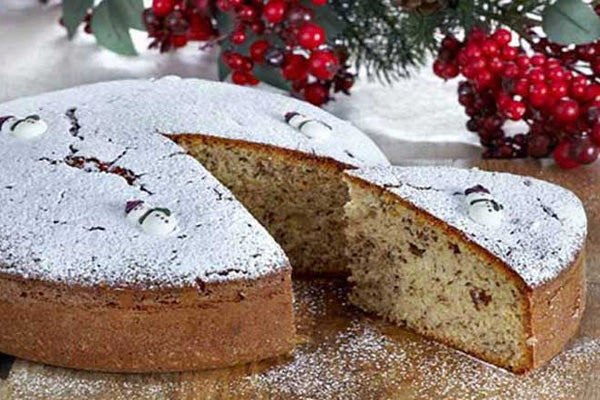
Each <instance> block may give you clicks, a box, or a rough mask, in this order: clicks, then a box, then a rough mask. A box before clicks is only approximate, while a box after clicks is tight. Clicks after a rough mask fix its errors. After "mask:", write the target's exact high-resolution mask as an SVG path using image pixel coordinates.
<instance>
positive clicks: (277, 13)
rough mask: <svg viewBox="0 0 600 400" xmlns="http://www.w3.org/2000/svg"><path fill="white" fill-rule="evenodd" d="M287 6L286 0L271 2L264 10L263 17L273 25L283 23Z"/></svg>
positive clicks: (271, 0)
mask: <svg viewBox="0 0 600 400" xmlns="http://www.w3.org/2000/svg"><path fill="white" fill-rule="evenodd" d="M286 11H287V6H286V3H285V1H284V0H269V2H268V3H267V4H265V7H264V8H263V11H262V15H263V17H264V18H265V19H266V20H267V21H269V22H270V23H272V24H276V23H278V22H281V21H283V17H285V12H286Z"/></svg>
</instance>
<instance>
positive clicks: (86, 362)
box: [0, 266, 295, 373]
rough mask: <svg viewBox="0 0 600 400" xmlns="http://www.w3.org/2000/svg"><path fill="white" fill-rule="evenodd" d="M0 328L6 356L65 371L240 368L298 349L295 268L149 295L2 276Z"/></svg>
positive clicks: (2, 346) (142, 292)
mask: <svg viewBox="0 0 600 400" xmlns="http://www.w3.org/2000/svg"><path fill="white" fill-rule="evenodd" d="M0 326H2V327H3V328H2V330H0V346H1V347H0V352H4V353H7V354H11V355H13V356H16V357H19V358H23V359H27V360H31V361H35V362H40V363H43V364H49V365H54V366H60V367H67V368H75V369H82V370H93V371H105V372H127V373H132V372H133V373H147V372H175V371H192V370H198V369H211V368H220V367H227V366H233V365H238V364H244V363H248V362H252V361H258V360H262V359H267V358H272V357H275V356H280V355H283V354H287V353H290V352H291V351H292V349H293V345H294V339H295V326H294V321H293V294H292V286H291V268H290V267H289V266H288V267H287V268H285V269H283V270H280V271H276V272H274V273H272V274H269V275H266V276H263V277H260V278H258V279H256V280H237V281H227V282H209V283H206V284H200V285H198V286H188V287H183V288H181V287H180V288H172V287H169V288H160V289H149V290H140V289H132V288H116V287H101V286H97V287H85V286H77V287H75V286H73V285H65V284H60V283H55V282H51V281H39V280H38V281H33V280H28V279H24V278H19V277H15V276H12V275H6V274H0ZM111 327H113V329H111ZM123 334H125V337H123V336H122V335H123Z"/></svg>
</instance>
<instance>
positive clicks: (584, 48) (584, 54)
mask: <svg viewBox="0 0 600 400" xmlns="http://www.w3.org/2000/svg"><path fill="white" fill-rule="evenodd" d="M597 50H598V49H597V48H596V46H595V45H594V44H586V45H579V46H577V47H575V54H576V55H577V58H579V59H580V60H583V61H592V60H593V59H594V58H595V57H596V55H597Z"/></svg>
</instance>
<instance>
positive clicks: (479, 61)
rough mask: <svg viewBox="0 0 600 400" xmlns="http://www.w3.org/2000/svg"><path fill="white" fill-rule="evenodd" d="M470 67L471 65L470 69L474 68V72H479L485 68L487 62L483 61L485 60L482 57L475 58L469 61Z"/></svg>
mask: <svg viewBox="0 0 600 400" xmlns="http://www.w3.org/2000/svg"><path fill="white" fill-rule="evenodd" d="M470 65H471V67H473V68H475V69H476V70H481V69H484V68H485V67H487V62H486V61H485V58H483V57H475V58H472V59H471V61H470Z"/></svg>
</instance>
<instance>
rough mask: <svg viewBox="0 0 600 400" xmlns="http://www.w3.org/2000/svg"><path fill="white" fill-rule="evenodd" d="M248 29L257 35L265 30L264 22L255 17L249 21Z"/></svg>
mask: <svg viewBox="0 0 600 400" xmlns="http://www.w3.org/2000/svg"><path fill="white" fill-rule="evenodd" d="M250 30H251V31H252V32H254V33H256V34H257V35H262V34H263V32H264V31H265V23H264V22H262V21H261V20H260V19H255V20H254V21H252V22H250Z"/></svg>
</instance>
